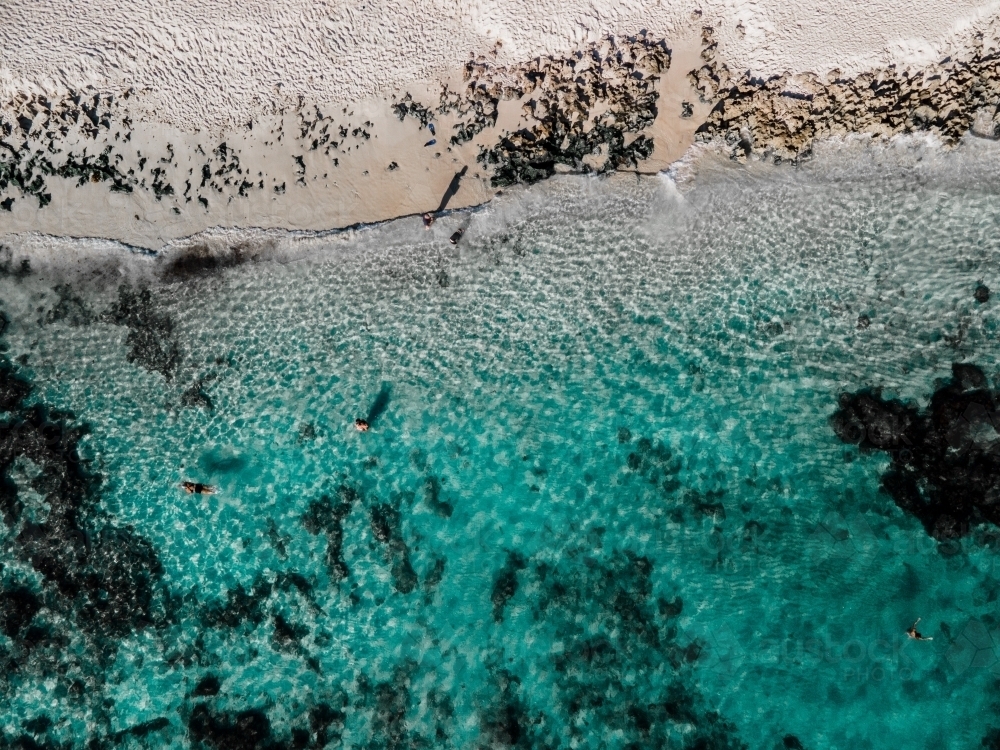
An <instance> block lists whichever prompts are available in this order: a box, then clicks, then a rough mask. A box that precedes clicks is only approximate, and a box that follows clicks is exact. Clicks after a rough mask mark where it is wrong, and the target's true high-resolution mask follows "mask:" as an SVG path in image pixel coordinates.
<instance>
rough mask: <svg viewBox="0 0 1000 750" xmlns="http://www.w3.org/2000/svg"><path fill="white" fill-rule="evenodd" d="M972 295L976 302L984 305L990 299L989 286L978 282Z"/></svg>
mask: <svg viewBox="0 0 1000 750" xmlns="http://www.w3.org/2000/svg"><path fill="white" fill-rule="evenodd" d="M972 296H973V297H975V298H976V302H978V303H979V304H981V305H984V304H986V303H987V302H989V301H990V288H989V287H988V286H986V284H980V285H979V286H977V287H976V291H975V292H974V293H973V295H972Z"/></svg>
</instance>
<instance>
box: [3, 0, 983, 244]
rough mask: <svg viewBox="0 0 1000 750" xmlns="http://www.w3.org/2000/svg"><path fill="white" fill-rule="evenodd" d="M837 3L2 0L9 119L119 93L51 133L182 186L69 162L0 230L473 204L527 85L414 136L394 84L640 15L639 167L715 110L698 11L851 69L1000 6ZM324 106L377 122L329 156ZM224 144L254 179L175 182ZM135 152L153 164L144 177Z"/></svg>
mask: <svg viewBox="0 0 1000 750" xmlns="http://www.w3.org/2000/svg"><path fill="white" fill-rule="evenodd" d="M842 5H843V7H842V8H840V9H838V8H837V7H835V6H831V5H830V3H828V2H822V1H821V0H799V1H798V2H782V1H780V0H766V1H762V2H754V1H753V0H730V1H729V2H718V1H717V0H716V1H714V2H711V3H704V4H698V3H693V2H680V1H679V0H599V1H598V2H594V1H593V0H530V1H529V0H511V1H508V2H498V1H493V2H485V1H483V0H474V1H473V2H458V1H457V0H453V1H452V2H444V1H443V0H433V1H430V2H424V3H416V2H409V1H407V0H388V1H381V2H373V1H372V0H357V2H353V3H347V2H343V0H332V2H317V1H316V0H284V2H281V3H264V2H255V1H238V0H222V1H220V2H214V3H195V2H178V1H177V0H172V1H168V2H164V1H163V0H155V1H154V0H135V1H133V2H129V3H126V4H122V3H118V2H108V0H97V1H95V2H90V3H87V4H84V5H81V4H80V3H76V2H69V0H48V1H47V2H45V3H39V2H37V1H36V0H7V2H5V3H4V14H3V16H4V23H3V24H0V101H5V102H11V105H9V106H8V107H7V109H8V110H9V111H8V112H7V117H6V121H7V122H8V123H11V122H14V123H15V130H16V112H15V109H16V106H17V105H18V103H19V102H21V101H23V100H24V98H25V96H26V95H30V94H40V93H44V94H46V95H48V96H50V97H52V98H54V99H59V98H60V97H63V98H64V97H65V96H66V94H67V91H86V92H90V93H111V94H115V95H116V97H117V98H116V104H115V106H116V107H118V108H119V109H120V111H119V114H121V113H126V114H127V116H128V117H129V118H130V119H131V126H130V127H131V134H130V139H129V141H128V143H127V145H126V144H125V143H124V139H122V140H119V139H118V133H117V131H116V126H115V125H112V128H111V130H109V131H108V132H106V133H102V134H101V135H100V136H99V137H98V138H97V139H92V140H90V141H88V140H87V138H86V137H84V136H81V135H80V133H79V132H77V131H76V130H73V129H71V130H70V132H69V133H68V134H66V135H65V136H59V138H58V139H57V142H58V147H59V149H60V150H61V153H63V154H65V153H67V152H69V151H70V150H73V149H75V150H74V153H81V152H82V150H84V149H86V151H87V153H89V154H91V155H93V154H97V153H100V151H101V149H102V148H104V147H105V146H106V145H110V146H113V147H114V149H115V153H116V154H119V155H120V156H121V158H122V162H121V168H122V170H125V169H127V168H132V169H133V170H135V171H136V173H137V175H138V176H141V177H143V179H146V178H147V177H146V175H147V174H148V170H149V169H150V168H152V166H153V165H156V164H159V165H161V166H160V168H162V169H163V170H164V171H165V174H166V179H169V180H170V181H171V183H172V184H173V185H174V186H175V187H176V189H177V190H176V193H175V195H173V196H168V197H164V198H163V199H162V200H155V199H154V198H153V197H152V195H151V194H150V193H149V192H148V191H147V190H136V191H135V192H133V193H131V194H122V193H110V192H109V191H108V189H107V185H106V184H104V183H100V184H94V185H91V184H86V185H83V186H82V187H77V186H76V180H75V179H63V178H58V177H51V178H49V180H48V183H49V187H50V190H51V193H52V203H51V204H50V205H49V206H47V207H45V208H39V206H38V202H37V200H36V199H34V198H33V197H30V196H28V197H19V198H17V199H16V200H15V202H14V205H13V207H12V209H11V210H10V211H0V236H2V235H4V234H7V235H10V234H23V233H25V232H41V233H45V234H53V235H69V236H93V237H106V238H113V239H118V240H122V241H125V242H129V243H133V244H136V245H139V246H142V247H147V248H153V249H157V248H159V247H162V246H163V245H164V244H165V243H168V242H170V241H171V240H174V239H176V238H179V237H185V236H189V235H191V234H194V233H197V232H199V231H201V230H204V229H206V228H210V227H215V226H221V227H265V228H266V227H279V228H286V229H326V228H334V227H339V226H345V225H348V224H352V223H355V222H369V221H377V220H382V219H388V218H392V217H394V216H400V215H406V214H411V213H420V212H423V211H428V210H433V209H434V208H435V207H437V206H438V204H439V202H440V200H441V196H442V195H443V194H444V192H445V190H446V188H447V186H448V185H449V183H450V182H451V180H452V178H453V177H454V175H455V173H456V172H458V171H459V170H460V169H461V168H462V167H468V171H467V173H466V176H465V177H464V178H463V179H462V181H461V185H460V190H459V192H458V193H457V194H456V195H455V196H454V198H453V199H452V200H451V202H450V203H449V204H448V206H449V208H456V207H460V206H465V205H471V204H475V203H479V202H482V201H484V200H487V199H489V197H490V196H492V195H493V193H494V190H493V189H492V188H491V187H490V185H489V182H488V180H487V179H486V175H485V174H480V173H481V172H482V170H481V167H480V166H479V165H478V164H477V163H476V154H477V153H478V152H479V149H480V146H483V145H488V144H490V143H493V142H495V141H496V139H497V138H498V137H499V135H500V134H501V133H502V132H503V131H504V130H514V129H516V128H517V127H518V126H519V125H520V124H521V118H522V109H521V105H522V104H524V102H506V103H504V104H502V105H501V113H500V114H501V116H500V121H499V122H498V124H497V126H496V127H495V128H492V129H488V130H487V131H484V132H483V133H481V134H479V136H477V137H476V138H475V139H473V140H472V141H471V142H468V143H465V144H463V145H461V146H456V147H455V148H453V149H449V148H447V135H448V134H450V130H451V127H452V125H453V124H454V123H455V122H456V121H457V120H456V117H455V116H454V115H448V114H445V115H441V116H440V117H439V119H438V120H437V122H436V124H437V128H438V134H439V137H438V141H439V143H438V145H437V146H436V147H425V146H424V144H425V143H426V142H427V141H428V139H429V138H430V134H429V133H428V131H427V130H425V129H422V128H421V127H420V126H419V124H418V123H417V122H416V121H415V120H414V119H413V118H407V119H406V120H405V121H404V122H400V121H399V120H398V119H397V118H396V117H395V116H394V115H393V113H392V111H391V108H390V104H391V97H392V96H393V95H397V96H398V95H402V94H403V93H404V92H409V93H412V94H413V95H414V97H415V98H417V99H421V98H422V100H423V101H424V102H425V103H427V104H429V105H433V104H435V103H436V97H437V95H438V94H439V92H440V86H441V83H442V82H443V81H451V83H452V87H453V88H454V87H456V86H457V87H460V86H461V70H462V66H463V65H464V64H465V63H466V62H467V61H468V60H470V59H471V58H473V57H475V56H479V55H486V56H488V58H489V59H490V60H492V61H495V63H496V64H497V65H502V64H514V63H519V62H523V61H526V60H529V59H531V58H532V57H534V56H536V55H539V54H544V53H551V54H554V53H560V54H562V53H568V52H570V51H572V50H575V49H580V48H581V47H583V46H584V45H585V44H587V43H589V42H593V41H596V40H599V39H601V38H604V37H605V36H606V35H617V36H625V35H630V34H635V33H637V32H639V31H640V30H642V29H646V30H647V31H648V33H649V35H650V36H651V37H653V38H665V39H667V40H668V43H669V44H670V46H671V48H672V50H673V56H674V61H673V64H672V65H671V69H670V71H669V72H668V74H667V75H666V76H665V77H664V78H663V80H662V81H661V82H660V84H659V87H658V90H659V93H660V103H661V104H660V107H659V108H660V110H661V114H660V115H659V116H658V117H657V121H656V123H654V125H653V127H652V128H650V131H649V134H650V135H651V136H652V137H653V139H654V143H655V144H656V150H655V151H654V154H653V157H652V158H651V159H650V160H648V161H647V162H643V163H642V165H641V170H642V171H656V170H659V169H664V168H666V167H667V166H669V164H670V163H671V162H673V161H675V160H677V159H679V158H680V157H681V156H682V155H683V154H684V152H685V150H686V149H687V148H688V147H689V146H690V145H691V143H692V142H693V137H694V129H695V128H696V127H697V125H698V123H699V121H700V119H701V118H702V117H703V116H704V115H705V114H707V110H705V107H704V105H699V104H698V103H697V98H696V97H695V96H694V95H693V92H692V90H691V88H690V86H689V82H688V80H687V72H688V71H690V70H692V69H693V68H695V67H698V66H699V65H700V64H701V61H700V57H699V52H700V49H701V47H700V29H701V27H702V26H704V25H710V26H712V27H713V28H714V29H715V38H716V39H717V40H718V42H719V48H718V50H717V56H718V58H719V59H720V60H723V61H724V62H725V63H726V64H727V65H728V66H729V68H730V70H733V71H736V72H740V71H743V70H752V71H754V72H755V73H757V74H761V75H767V74H771V73H779V72H783V71H786V70H787V71H792V72H804V71H815V72H820V73H825V72H826V71H828V70H830V69H833V68H839V69H840V70H841V71H842V72H843V73H844V74H850V73H852V72H857V71H861V70H863V69H865V68H867V67H871V66H873V65H879V64H886V63H889V62H900V63H904V64H913V65H917V64H922V63H925V62H927V61H932V60H935V59H939V58H940V57H942V56H944V55H945V54H948V53H950V52H952V51H954V50H955V49H956V45H962V44H965V43H967V42H968V40H969V39H971V38H972V32H973V31H975V30H977V29H981V30H984V31H985V32H986V33H987V34H991V33H992V29H993V26H994V23H993V22H994V19H995V18H996V16H997V13H1000V3H998V4H992V5H983V4H977V3H973V2H968V1H967V0H959V1H956V0H949V1H948V2H944V1H943V0H924V1H923V2H921V3H919V4H918V6H917V7H915V6H914V4H913V3H910V2H903V1H902V0H878V1H877V2H866V3H843V4H842ZM129 89H132V90H133V93H132V95H131V96H130V97H129V99H128V100H127V102H124V101H123V100H122V98H121V94H122V92H125V91H128V90H129ZM682 102H694V103H695V107H696V112H695V116H694V117H692V118H690V119H681V118H680V116H679V111H680V106H681V103H682ZM317 106H318V107H319V108H320V109H321V110H322V112H323V113H324V115H325V116H326V118H327V120H328V121H329V122H330V123H331V124H335V126H336V127H341V126H346V127H347V128H348V129H349V130H350V131H352V132H353V130H354V129H355V128H357V127H359V125H360V126H363V127H364V128H365V130H366V132H369V133H370V138H364V139H362V138H361V137H353V136H349V137H347V138H345V139H340V145H339V148H338V149H337V150H336V152H335V153H327V154H324V155H322V156H321V152H319V151H309V150H308V143H309V140H310V139H311V138H312V134H310V135H309V136H300V135H299V131H300V128H301V127H302V126H303V120H304V119H307V118H308V113H309V112H310V111H313V112H315V108H316V107H317ZM304 113H305V114H304ZM331 113H334V114H331ZM0 114H2V113H0ZM331 118H332V119H331ZM333 120H336V123H333ZM364 123H369V125H367V126H365V125H363V124H364ZM251 125H252V129H251V128H250V126H251ZM442 134H443V137H442ZM279 136H281V137H279ZM31 137H32V138H36V139H37V141H36V142H32V144H33V147H35V148H37V149H42V148H43V147H44V146H46V145H47V142H46V141H45V140H44V139H43V137H42V135H38V134H32V136H31ZM29 140H30V139H29ZM221 142H225V143H226V144H227V146H228V148H229V150H230V152H233V151H235V152H237V153H238V154H239V158H240V168H241V169H243V170H244V171H245V173H246V175H247V178H248V179H249V180H250V181H252V182H254V183H256V184H261V183H262V184H263V187H262V188H260V189H258V190H252V191H250V193H249V195H245V196H235V195H234V194H233V190H231V189H230V188H228V187H227V188H226V189H225V190H219V191H216V192H210V191H209V189H208V188H205V190H204V191H203V192H204V195H203V197H204V198H205V200H206V201H207V203H208V205H207V207H206V206H204V205H203V204H201V203H200V202H199V201H198V200H192V198H194V197H195V193H197V192H198V191H197V189H195V190H194V192H193V193H188V195H187V196H186V197H182V196H181V195H180V194H179V193H180V191H181V189H182V188H181V186H182V185H184V181H185V180H193V181H194V183H195V185H197V183H198V176H199V174H200V170H201V168H202V166H203V164H204V163H205V162H206V160H210V158H211V156H210V155H211V152H212V150H213V149H215V148H217V147H218V145H219V144H220V143H221ZM168 144H169V146H168ZM171 154H173V156H171ZM206 155H208V156H206ZM143 157H145V160H146V161H148V162H149V166H147V167H146V170H147V172H146V173H143V174H142V175H139V164H140V163H141V162H140V160H141V159H143ZM297 157H301V158H302V159H303V164H304V167H305V170H304V173H303V172H302V168H301V166H300V164H299V162H297V161H296V158H297ZM335 157H336V158H337V163H336V167H334V166H333V161H332V160H333V158H335ZM595 158H598V157H595ZM143 163H144V162H143ZM392 165H395V166H392ZM214 168H215V166H214V165H213V169H214ZM241 174H242V173H241ZM241 179H242V177H241ZM282 185H284V190H282V191H280V192H276V191H277V190H280V188H281V186H282ZM9 194H10V195H16V193H9Z"/></svg>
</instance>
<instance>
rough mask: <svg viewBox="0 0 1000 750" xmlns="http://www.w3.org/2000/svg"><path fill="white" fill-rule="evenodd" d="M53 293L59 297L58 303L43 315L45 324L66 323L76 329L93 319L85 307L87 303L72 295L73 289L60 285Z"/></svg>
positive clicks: (88, 309) (66, 285) (67, 285)
mask: <svg viewBox="0 0 1000 750" xmlns="http://www.w3.org/2000/svg"><path fill="white" fill-rule="evenodd" d="M54 291H55V293H56V294H58V295H59V301H58V302H57V303H56V304H55V305H53V306H52V309H51V310H49V311H48V312H47V313H45V322H46V323H58V322H66V323H68V324H69V325H71V326H74V327H78V326H84V325H87V324H88V323H90V322H91V321H92V320H93V319H94V314H93V313H92V312H91V311H90V308H89V307H87V303H86V302H84V301H83V298H82V297H80V296H79V295H77V294H74V293H73V288H72V287H71V286H70V285H69V284H60V285H59V286H57V287H55V289H54Z"/></svg>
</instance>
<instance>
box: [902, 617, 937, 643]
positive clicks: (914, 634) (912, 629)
mask: <svg viewBox="0 0 1000 750" xmlns="http://www.w3.org/2000/svg"><path fill="white" fill-rule="evenodd" d="M918 622H920V618H919V617H918V618H917V622H915V623H913V624H912V625H910V629H909V630H907V631H906V634H907V635H908V636H909V637H910V638H912V639H913V640H915V641H933V640H934V639H933V638H924V637H923V636H922V635H921V634H920V632H919V631H918V630H917V623H918Z"/></svg>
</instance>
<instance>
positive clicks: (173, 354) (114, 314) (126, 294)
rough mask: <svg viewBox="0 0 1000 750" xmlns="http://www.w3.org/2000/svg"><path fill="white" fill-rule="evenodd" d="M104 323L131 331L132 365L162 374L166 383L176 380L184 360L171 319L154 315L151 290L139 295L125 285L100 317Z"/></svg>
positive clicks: (129, 356)
mask: <svg viewBox="0 0 1000 750" xmlns="http://www.w3.org/2000/svg"><path fill="white" fill-rule="evenodd" d="M101 320H103V321H105V322H107V323H112V324H114V325H119V326H126V327H127V328H128V329H129V332H128V336H127V337H126V339H125V343H126V344H127V345H128V346H129V354H128V361H129V362H135V363H137V364H139V365H140V366H141V367H144V368H145V369H147V370H149V371H150V372H159V373H160V374H161V375H163V377H165V378H166V379H167V380H170V379H171V378H172V377H173V374H174V370H176V369H177V365H178V364H179V363H180V359H181V354H180V348H179V346H178V344H177V339H176V337H175V336H174V324H173V321H172V320H171V319H170V317H169V316H167V315H158V314H157V313H156V312H155V311H154V309H153V297H152V294H151V293H150V291H149V290H148V289H141V290H139V291H138V292H136V291H133V289H132V287H131V286H130V285H129V284H122V285H121V286H120V287H119V288H118V302H117V303H115V304H113V305H111V307H109V308H108V309H107V310H105V311H104V312H103V313H102V314H101Z"/></svg>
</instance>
